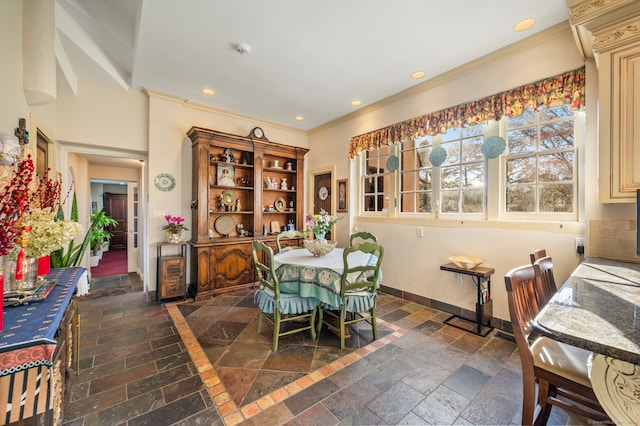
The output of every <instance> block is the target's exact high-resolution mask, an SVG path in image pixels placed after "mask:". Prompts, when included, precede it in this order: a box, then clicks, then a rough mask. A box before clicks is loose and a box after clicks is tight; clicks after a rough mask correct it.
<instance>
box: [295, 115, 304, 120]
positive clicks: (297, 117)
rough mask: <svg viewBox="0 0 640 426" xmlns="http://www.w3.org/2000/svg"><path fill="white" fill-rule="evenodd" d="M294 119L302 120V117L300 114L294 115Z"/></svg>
mask: <svg viewBox="0 0 640 426" xmlns="http://www.w3.org/2000/svg"><path fill="white" fill-rule="evenodd" d="M296 120H298V121H302V120H304V117H303V116H301V115H296Z"/></svg>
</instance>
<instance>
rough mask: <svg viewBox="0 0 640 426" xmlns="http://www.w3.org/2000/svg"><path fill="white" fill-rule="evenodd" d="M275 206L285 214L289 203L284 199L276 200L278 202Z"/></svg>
mask: <svg viewBox="0 0 640 426" xmlns="http://www.w3.org/2000/svg"><path fill="white" fill-rule="evenodd" d="M273 205H274V206H275V208H276V210H278V211H279V212H283V211H285V210H286V209H287V202H286V201H285V199H284V198H282V197H278V198H276V201H275V202H274V203H273Z"/></svg>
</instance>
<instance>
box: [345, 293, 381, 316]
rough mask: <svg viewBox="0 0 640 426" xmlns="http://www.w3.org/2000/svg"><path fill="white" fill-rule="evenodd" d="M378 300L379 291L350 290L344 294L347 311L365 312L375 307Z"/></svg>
mask: <svg viewBox="0 0 640 426" xmlns="http://www.w3.org/2000/svg"><path fill="white" fill-rule="evenodd" d="M376 300H378V293H371V292H369V291H350V292H346V293H345V294H344V303H345V305H346V306H345V311H346V312H364V311H368V310H369V309H371V308H373V307H374V306H375V305H376Z"/></svg>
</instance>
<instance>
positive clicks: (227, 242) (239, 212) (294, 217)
mask: <svg viewBox="0 0 640 426" xmlns="http://www.w3.org/2000/svg"><path fill="white" fill-rule="evenodd" d="M187 136H189V138H190V139H191V142H192V176H193V177H192V205H191V209H192V210H191V211H192V213H191V219H192V222H191V223H192V233H191V235H192V237H191V241H190V244H191V247H192V256H191V271H192V273H193V279H192V282H193V283H194V284H195V286H196V288H195V291H196V292H197V294H196V299H198V300H201V299H206V298H210V297H212V296H214V295H216V294H222V293H227V292H231V291H237V290H242V289H246V288H250V287H252V286H253V285H254V283H255V282H256V276H255V270H254V266H253V257H252V250H251V242H252V241H253V240H254V239H259V240H262V241H265V242H266V243H267V244H268V245H269V246H271V247H272V248H273V249H274V250H275V249H276V244H275V239H276V234H277V233H278V230H285V229H287V226H289V227H294V228H295V229H300V230H301V229H303V226H304V218H303V202H304V194H303V184H304V183H303V179H304V176H303V172H304V156H305V154H306V153H307V152H308V151H309V150H308V149H306V148H299V147H293V146H288V145H283V144H279V143H275V142H271V141H269V140H268V139H267V138H266V137H265V136H264V132H262V130H261V129H259V128H255V129H254V130H252V131H251V134H250V135H249V136H239V135H232V134H229V133H223V132H218V131H215V130H209V129H204V128H200V127H192V128H191V129H190V130H189V131H188V132H187ZM287 244H296V245H301V244H302V241H299V240H290V241H288V242H287Z"/></svg>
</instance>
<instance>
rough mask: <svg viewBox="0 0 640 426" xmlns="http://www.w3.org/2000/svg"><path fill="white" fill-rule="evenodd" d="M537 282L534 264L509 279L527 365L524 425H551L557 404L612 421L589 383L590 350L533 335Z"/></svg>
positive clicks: (514, 322) (514, 321)
mask: <svg viewBox="0 0 640 426" xmlns="http://www.w3.org/2000/svg"><path fill="white" fill-rule="evenodd" d="M537 278H538V277H537V276H536V273H535V270H534V266H533V265H525V266H520V267H518V268H514V269H512V270H510V271H509V272H507V274H506V275H505V277H504V281H505V286H506V290H507V301H508V303H509V315H510V316H511V326H512V328H513V335H514V336H515V338H516V345H517V347H518V354H519V355H520V361H521V363H522V419H521V422H522V424H523V425H532V424H536V425H537V424H543V425H544V424H546V423H547V420H548V418H549V414H550V413H551V407H552V406H554V405H555V406H557V407H560V408H562V409H564V410H567V411H571V412H573V413H576V414H578V415H581V416H583V417H587V418H590V419H594V420H597V421H599V422H600V421H608V417H607V415H606V414H605V413H604V410H603V409H602V407H601V406H600V404H599V402H598V400H597V399H596V395H595V394H594V392H593V389H592V387H591V381H590V379H589V374H588V367H587V365H588V362H589V357H590V355H591V352H589V351H586V350H584V349H580V348H577V347H575V346H571V345H567V344H564V343H561V342H558V341H556V340H553V339H549V338H547V337H543V336H536V335H535V334H533V331H534V330H533V325H532V323H533V320H534V318H535V316H536V315H537V314H538V312H539V309H538V302H537V298H536V294H535V285H536V284H535V281H536V279H537ZM536 383H537V385H538V397H537V402H536ZM536 411H537V412H538V414H537V415H536ZM534 420H535V422H534Z"/></svg>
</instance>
